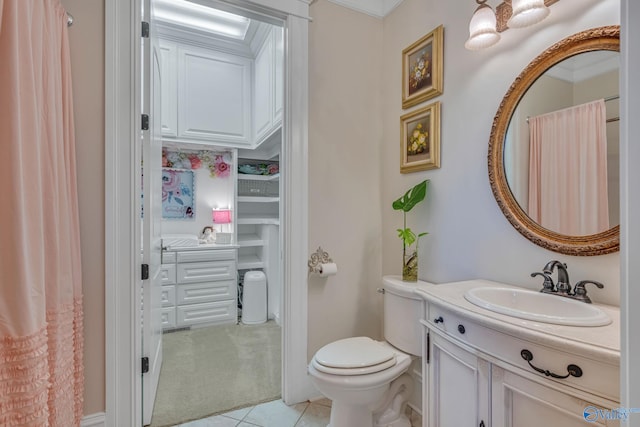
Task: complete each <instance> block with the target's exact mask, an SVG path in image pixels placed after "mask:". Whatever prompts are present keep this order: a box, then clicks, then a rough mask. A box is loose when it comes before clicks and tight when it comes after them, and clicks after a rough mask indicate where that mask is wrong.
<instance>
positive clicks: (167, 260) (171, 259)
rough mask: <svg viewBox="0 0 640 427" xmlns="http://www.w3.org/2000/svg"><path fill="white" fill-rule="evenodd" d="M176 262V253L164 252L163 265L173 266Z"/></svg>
mask: <svg viewBox="0 0 640 427" xmlns="http://www.w3.org/2000/svg"><path fill="white" fill-rule="evenodd" d="M175 262H176V253H175V252H168V251H162V263H163V264H171V263H175Z"/></svg>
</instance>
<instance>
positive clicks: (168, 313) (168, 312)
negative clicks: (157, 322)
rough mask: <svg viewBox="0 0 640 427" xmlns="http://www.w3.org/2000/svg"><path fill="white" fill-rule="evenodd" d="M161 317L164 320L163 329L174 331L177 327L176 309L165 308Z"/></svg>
mask: <svg viewBox="0 0 640 427" xmlns="http://www.w3.org/2000/svg"><path fill="white" fill-rule="evenodd" d="M160 316H161V319H162V329H172V328H175V327H176V309H175V307H163V308H162V314H161V315H160Z"/></svg>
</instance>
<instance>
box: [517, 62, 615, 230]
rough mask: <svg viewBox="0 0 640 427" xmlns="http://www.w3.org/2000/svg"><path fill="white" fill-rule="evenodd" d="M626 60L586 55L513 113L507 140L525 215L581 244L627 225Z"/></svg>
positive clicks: (534, 88)
mask: <svg viewBox="0 0 640 427" xmlns="http://www.w3.org/2000/svg"><path fill="white" fill-rule="evenodd" d="M619 68H620V67H619V53H618V52H615V51H607V50H600V51H591V52H583V53H580V54H578V55H575V56H572V57H570V58H567V59H565V60H563V61H561V62H559V63H558V64H556V65H554V66H553V67H551V68H549V69H548V70H546V71H545V72H544V73H543V74H542V75H541V76H540V77H539V78H538V79H537V80H536V81H535V82H534V83H533V84H532V85H531V87H530V88H529V89H528V90H527V91H526V93H525V94H524V96H523V97H522V98H521V100H520V102H519V103H518V105H517V107H516V109H515V110H514V112H513V115H512V117H511V120H510V122H509V125H508V128H507V132H506V136H505V140H504V169H505V175H506V179H507V182H508V184H509V189H510V190H511V193H512V194H513V197H514V198H515V200H516V201H517V203H518V204H519V205H520V207H521V208H522V210H523V211H524V212H525V213H526V214H527V215H528V216H529V217H530V218H531V219H532V220H533V221H535V222H536V223H538V224H540V225H541V226H542V227H544V228H546V229H549V230H551V231H554V232H557V233H560V234H565V235H573V236H585V235H592V234H596V233H600V232H604V231H606V230H608V229H610V228H611V227H614V226H616V225H618V224H619V222H620V220H619V218H620V213H619V205H620V200H619V185H618V181H619V158H618V156H619V150H618V146H619V133H618V132H619V131H618V129H619V126H618V124H619V123H618V120H619V112H618V111H619V110H618V105H619V95H618V94H619V92H618V74H619V73H618V71H619Z"/></svg>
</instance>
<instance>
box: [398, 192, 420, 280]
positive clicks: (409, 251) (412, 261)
mask: <svg viewBox="0 0 640 427" xmlns="http://www.w3.org/2000/svg"><path fill="white" fill-rule="evenodd" d="M428 183H429V180H428V179H426V180H424V181H422V182H421V183H419V184H417V185H415V186H414V187H413V188H411V189H410V190H409V191H407V192H406V193H404V195H403V196H402V197H400V198H399V199H398V200H396V201H394V202H393V204H392V206H393V209H395V210H397V211H400V210H401V211H402V215H403V228H399V229H398V237H400V240H402V280H404V281H406V282H416V281H417V280H418V242H419V241H420V237H422V236H424V235H426V234H428V233H420V234H418V235H417V236H416V234H415V233H414V232H413V231H412V230H411V228H409V227H407V212H409V211H410V210H411V209H413V207H414V206H415V205H417V204H418V203H420V202H421V201H423V200H424V198H425V196H426V195H427V184H428ZM414 243H415V246H413V247H412V245H413V244H414Z"/></svg>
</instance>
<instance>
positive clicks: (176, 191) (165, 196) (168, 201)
mask: <svg viewBox="0 0 640 427" xmlns="http://www.w3.org/2000/svg"><path fill="white" fill-rule="evenodd" d="M195 212H196V211H195V195H194V175H193V171H192V170H181V169H167V168H163V169H162V218H163V219H194V218H195Z"/></svg>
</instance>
